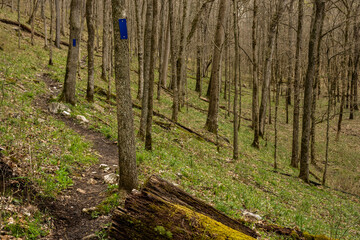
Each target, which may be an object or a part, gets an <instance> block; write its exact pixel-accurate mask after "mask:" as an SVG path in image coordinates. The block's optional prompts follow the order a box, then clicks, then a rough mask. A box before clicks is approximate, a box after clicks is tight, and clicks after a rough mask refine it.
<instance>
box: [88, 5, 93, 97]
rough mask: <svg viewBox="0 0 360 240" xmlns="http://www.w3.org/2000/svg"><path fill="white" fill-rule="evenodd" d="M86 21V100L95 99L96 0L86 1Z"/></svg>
mask: <svg viewBox="0 0 360 240" xmlns="http://www.w3.org/2000/svg"><path fill="white" fill-rule="evenodd" d="M86 22H87V28H88V42H87V50H88V84H87V90H86V100H88V101H89V102H93V101H94V74H95V71H94V48H95V18H94V0H87V1H86Z"/></svg>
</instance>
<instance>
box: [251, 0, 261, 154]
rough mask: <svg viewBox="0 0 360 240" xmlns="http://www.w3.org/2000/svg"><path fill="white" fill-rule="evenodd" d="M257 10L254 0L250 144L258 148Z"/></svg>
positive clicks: (255, 0)
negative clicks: (252, 135) (252, 139)
mask: <svg viewBox="0 0 360 240" xmlns="http://www.w3.org/2000/svg"><path fill="white" fill-rule="evenodd" d="M257 12H258V5H257V0H254V5H253V22H252V60H253V71H252V83H253V91H252V110H251V112H252V127H253V129H254V141H253V143H252V146H253V147H255V148H259V147H260V146H259V111H258V109H259V108H258V106H259V90H258V87H259V80H258V60H257V59H256V45H257V34H256V28H257V22H258V20H257V18H258V16H257Z"/></svg>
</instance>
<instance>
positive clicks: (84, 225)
mask: <svg viewBox="0 0 360 240" xmlns="http://www.w3.org/2000/svg"><path fill="white" fill-rule="evenodd" d="M42 78H43V80H44V82H45V83H46V85H47V87H48V89H49V93H48V94H46V95H44V96H41V97H40V98H39V99H37V100H36V101H35V103H34V104H35V105H36V107H38V108H40V109H42V110H43V111H44V112H46V113H47V114H51V113H49V112H48V110H47V107H48V102H49V99H50V98H51V96H52V95H56V94H59V92H58V91H59V90H60V89H61V84H60V83H58V82H55V81H53V80H52V79H50V77H49V76H48V75H46V74H44V75H43V77H42ZM50 89H51V90H52V91H50ZM54 89H57V90H55V91H54ZM52 115H53V116H54V117H55V118H57V119H59V120H61V121H63V122H64V123H65V124H66V125H67V126H68V127H69V128H71V129H73V130H74V131H76V132H77V133H78V134H80V135H81V136H83V137H84V139H86V140H87V141H91V142H92V143H93V150H94V151H96V152H97V153H98V155H99V164H107V165H108V166H109V167H110V168H111V170H110V171H108V172H107V173H105V172H104V171H103V170H102V169H100V168H99V164H97V165H94V166H93V167H91V168H89V169H86V171H84V172H81V173H78V175H79V176H77V177H74V178H73V182H74V184H73V187H72V188H70V189H68V190H66V191H64V192H63V193H62V195H60V196H59V197H58V198H57V199H56V200H53V201H45V202H44V203H41V204H40V205H41V206H40V207H41V208H44V209H46V210H47V211H48V212H49V213H50V215H51V216H52V217H53V223H54V227H55V230H54V232H53V233H52V234H51V236H48V237H46V238H45V239H63V240H66V239H82V238H84V237H86V236H89V235H91V234H93V233H94V232H96V231H98V230H100V229H101V228H102V227H103V225H104V224H106V223H108V222H109V221H110V217H109V216H101V217H98V218H97V219H92V218H91V216H90V215H89V214H87V213H84V212H83V211H82V210H83V209H84V208H91V207H95V206H97V205H98V204H99V203H101V202H102V201H103V200H104V199H105V191H106V189H107V184H105V183H104V182H103V177H104V176H105V175H106V174H109V173H110V172H114V171H115V169H116V168H117V159H118V152H117V147H116V144H114V143H113V142H110V141H109V140H108V139H106V138H105V137H104V136H103V135H102V134H100V133H98V132H95V131H92V130H90V129H87V128H86V127H85V126H84V125H82V124H79V123H77V122H76V121H74V120H73V119H71V118H69V117H65V116H62V115H55V114H52ZM91 239H96V238H91Z"/></svg>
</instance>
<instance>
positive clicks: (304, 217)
mask: <svg viewBox="0 0 360 240" xmlns="http://www.w3.org/2000/svg"><path fill="white" fill-rule="evenodd" d="M0 18H7V19H12V20H16V15H15V14H12V13H9V12H8V9H6V8H5V9H0ZM24 22H25V21H24ZM41 26H42V23H41V21H40V19H38V20H37V22H36V29H37V31H39V32H41V31H42V30H41ZM85 38H86V37H85V35H84V39H85ZM63 40H65V41H66V40H67V39H66V37H64V39H63ZM0 44H1V48H2V50H0V90H1V91H0V111H1V114H0V136H1V138H0V146H1V147H3V148H4V149H5V150H4V151H3V158H2V161H3V162H5V163H6V164H7V165H8V166H9V167H10V168H11V169H12V172H14V174H16V177H15V178H14V177H13V178H11V181H10V186H8V188H6V189H2V188H0V190H1V193H2V195H1V201H0V209H1V210H2V212H1V216H0V226H1V227H0V236H1V234H6V235H7V236H9V235H12V236H14V237H17V238H25V239H39V238H44V239H52V238H53V239H58V238H61V237H62V238H63V239H79V238H80V237H84V236H89V235H91V234H95V235H96V236H97V237H96V238H99V239H101V238H102V237H103V232H102V231H101V230H100V228H101V227H103V226H106V225H107V224H108V223H109V221H110V219H109V216H111V212H112V210H113V209H114V207H115V206H117V205H118V204H119V202H121V201H120V200H121V199H122V196H121V194H119V193H118V192H117V186H116V184H105V183H104V181H103V177H104V176H105V175H107V174H110V173H115V171H116V166H115V165H117V148H116V144H115V141H116V138H117V136H116V134H117V131H116V128H117V124H116V109H115V107H114V100H113V99H112V100H111V101H110V102H109V101H106V96H103V95H102V91H101V89H106V87H107V83H105V82H103V81H101V80H100V79H99V77H97V78H96V86H97V88H96V89H97V91H96V100H95V104H92V103H88V102H86V101H85V94H86V76H87V73H86V61H85V60H86V58H82V61H81V64H80V73H79V75H80V76H79V80H78V83H77V99H78V103H77V105H76V106H68V105H66V108H69V110H70V112H69V113H70V116H64V115H62V114H50V113H49V112H48V107H49V105H50V104H51V103H54V102H56V100H57V97H56V96H57V95H58V93H59V89H61V86H62V82H63V79H64V74H65V65H66V53H67V51H66V49H65V48H63V49H54V66H48V65H47V61H48V50H47V49H44V48H43V39H42V38H39V37H36V38H35V45H31V44H30V35H29V34H28V33H25V32H23V33H22V39H21V48H20V49H18V47H17V35H16V28H14V26H12V25H8V24H3V23H0ZM81 48H82V49H83V51H82V53H83V54H85V51H84V49H85V44H84V45H83V46H81ZM96 55H97V58H96V66H97V67H96V73H97V74H96V76H99V73H100V71H101V69H100V67H98V66H100V62H101V58H100V55H101V54H100V53H99V54H96ZM83 59H85V60H83ZM136 66H137V63H136V58H135V57H133V59H132V61H131V70H132V71H131V80H132V83H131V84H132V96H133V101H134V104H135V105H136V106H140V105H141V104H140V102H139V100H137V99H135V98H134V97H135V96H136V92H137V74H136V69H137V67H136ZM189 67H190V66H189ZM192 68H193V67H191V69H188V74H189V78H188V88H189V90H188V93H187V97H186V99H187V102H188V103H189V104H188V105H185V107H184V108H182V111H181V112H180V114H179V123H180V124H181V125H178V124H174V123H173V122H171V121H169V118H170V117H171V103H172V98H171V95H170V93H168V92H166V91H163V92H162V96H161V100H160V101H155V111H156V112H157V113H158V114H155V117H154V123H155V124H154V126H153V141H154V150H153V151H152V152H148V151H145V149H144V146H143V145H144V144H143V142H142V141H140V140H139V139H137V142H136V148H137V164H138V169H139V179H140V184H141V183H143V182H144V181H145V180H146V179H147V178H148V177H149V176H151V175H152V174H157V175H160V176H161V177H163V178H165V179H168V180H170V181H172V182H175V183H177V184H179V185H180V186H181V187H182V188H183V189H184V190H185V191H187V192H188V193H190V194H192V195H194V196H196V197H198V198H200V199H202V200H204V201H206V202H207V203H209V204H211V205H212V206H214V207H215V208H217V209H218V210H220V211H222V212H224V213H226V214H227V215H229V216H231V217H234V218H244V215H243V212H244V211H245V210H246V211H250V212H253V213H256V214H259V215H260V216H261V217H262V218H263V220H264V221H267V222H270V223H274V224H278V225H281V226H286V227H291V228H298V229H300V230H302V231H307V232H310V233H313V234H325V235H327V236H331V237H333V238H343V239H360V197H359V195H360V178H359V176H360V164H359V156H360V145H359V140H360V134H359V133H360V132H359V131H360V114H359V113H356V115H355V120H353V121H350V120H347V119H345V120H344V125H343V132H342V135H341V141H339V142H335V141H334V136H335V133H336V131H335V129H333V128H331V132H330V139H331V141H330V144H331V145H330V155H329V156H330V164H329V173H328V174H329V178H328V179H329V180H328V184H327V185H328V187H322V186H317V185H307V184H304V183H303V182H302V181H300V180H299V179H298V178H297V177H296V176H297V175H298V170H297V169H293V168H291V167H289V156H290V154H291V141H290V136H291V124H286V123H285V117H284V116H285V110H284V109H285V107H284V104H283V103H284V101H283V98H282V101H281V105H280V109H279V111H280V112H279V149H278V151H279V152H278V153H279V155H278V156H279V159H278V164H279V169H278V171H277V172H274V171H273V154H274V145H273V140H274V134H273V129H274V128H273V124H271V125H267V136H266V140H261V148H260V150H257V149H254V148H252V147H250V145H251V142H252V130H251V129H250V128H249V125H250V122H249V121H247V120H246V119H249V118H250V116H251V112H250V109H251V91H250V89H249V88H246V87H244V88H243V94H242V97H243V98H242V101H243V102H242V107H243V111H242V114H243V119H242V123H241V128H240V133H239V139H240V159H239V161H233V160H232V158H231V156H232V146H231V142H232V122H231V118H230V117H227V111H225V110H224V109H221V110H220V116H219V128H220V130H219V132H220V135H221V138H220V144H221V147H220V151H219V152H218V151H217V149H216V146H215V145H214V144H213V143H212V142H216V139H215V136H214V135H213V134H209V133H208V132H206V130H205V129H204V124H205V119H206V111H207V107H208V103H207V102H205V101H203V100H201V99H199V97H198V94H197V93H196V92H195V91H193V90H192V89H194V86H195V81H194V78H193V75H194V71H193V70H192ZM156 77H157V76H156ZM246 79H247V77H246V75H245V74H244V81H245V82H246ZM204 81H205V83H207V82H208V78H205V79H204ZM246 84H247V83H246ZM206 85H207V84H204V86H206ZM112 89H114V86H112ZM205 91H206V89H205V88H204V89H203V93H205ZM220 105H221V106H226V105H227V103H226V101H225V100H224V99H223V96H221V103H220ZM272 106H274V103H273V102H272ZM324 109H326V99H324V98H323V97H322V98H321V99H320V100H319V108H318V114H317V119H318V120H319V121H321V120H323V116H324V112H325V111H324ZM290 112H292V109H291V110H290ZM134 113H135V127H136V129H137V127H138V126H139V116H140V111H139V109H138V108H136V107H135V108H134ZM347 114H348V113H347ZM78 115H82V116H84V117H86V119H87V120H88V121H89V122H88V123H84V122H82V121H81V120H78V119H77V116H78ZM336 119H337V118H336V117H335V118H333V119H332V120H331V126H336ZM289 122H290V123H291V122H292V119H291V117H290V119H289ZM184 127H185V128H184ZM325 127H326V123H325V122H322V123H320V124H318V125H317V133H318V135H317V144H316V147H317V165H316V166H314V165H312V166H311V171H312V173H313V175H314V176H317V177H314V176H312V177H311V180H312V181H314V182H319V181H318V179H317V178H321V176H322V170H323V165H324V160H323V159H324V158H323V155H324V149H325ZM194 132H195V133H196V134H194ZM102 163H105V164H107V165H108V166H109V167H110V169H108V170H107V172H104V169H101V168H100V167H99V166H100V164H102ZM1 166H2V165H1ZM23 182H25V183H26V184H27V185H29V186H31V188H33V189H34V191H35V192H36V194H34V195H33V196H32V197H29V196H28V194H20V193H19V191H18V189H19V186H20V185H23ZM26 184H25V185H26ZM0 185H2V184H0ZM27 185H26V186H27ZM45 209H47V210H45ZM83 209H85V211H83ZM74 223H75V224H74ZM259 232H260V234H261V235H262V239H283V237H282V236H278V235H276V234H275V233H265V232H263V231H261V230H259ZM3 236H5V235H3ZM94 238H95V237H94Z"/></svg>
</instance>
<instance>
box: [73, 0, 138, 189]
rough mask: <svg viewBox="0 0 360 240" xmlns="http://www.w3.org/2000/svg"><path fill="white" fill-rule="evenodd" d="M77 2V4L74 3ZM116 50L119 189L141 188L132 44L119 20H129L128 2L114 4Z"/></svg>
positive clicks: (121, 0) (114, 1) (123, 0)
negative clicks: (133, 95)
mask: <svg viewBox="0 0 360 240" xmlns="http://www.w3.org/2000/svg"><path fill="white" fill-rule="evenodd" d="M73 1H74V0H73ZM111 3H112V4H111V5H112V20H113V26H114V46H115V86H116V103H117V121H118V148H119V175H120V177H119V189H124V190H126V191H128V192H131V190H133V189H134V188H137V187H138V179H137V168H136V152H135V135H134V116H133V111H132V100H131V92H130V63H129V52H130V50H129V40H128V39H120V31H119V28H118V27H116V26H119V25H118V24H119V19H126V18H127V16H126V12H127V11H126V7H125V0H112V1H111Z"/></svg>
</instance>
